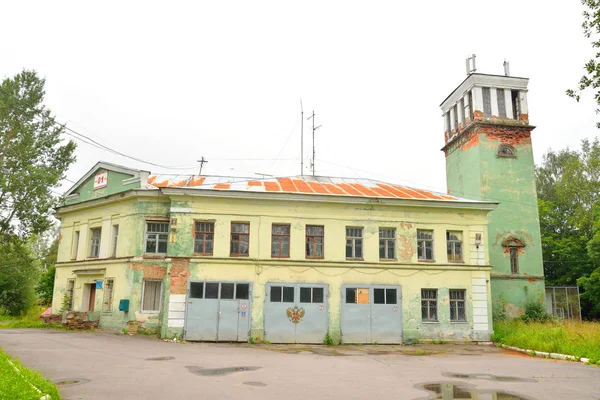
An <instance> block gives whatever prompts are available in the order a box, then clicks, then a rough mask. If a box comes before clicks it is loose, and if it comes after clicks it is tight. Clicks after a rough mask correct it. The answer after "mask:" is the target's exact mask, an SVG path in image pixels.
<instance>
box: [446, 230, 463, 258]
mask: <svg viewBox="0 0 600 400" xmlns="http://www.w3.org/2000/svg"><path fill="white" fill-rule="evenodd" d="M446 248H447V253H448V261H462V260H463V256H462V232H446Z"/></svg>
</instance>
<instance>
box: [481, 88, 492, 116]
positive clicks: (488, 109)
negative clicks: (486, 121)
mask: <svg viewBox="0 0 600 400" xmlns="http://www.w3.org/2000/svg"><path fill="white" fill-rule="evenodd" d="M481 91H482V93H483V116H484V117H485V118H491V117H492V96H491V94H490V88H489V87H484V88H481Z"/></svg>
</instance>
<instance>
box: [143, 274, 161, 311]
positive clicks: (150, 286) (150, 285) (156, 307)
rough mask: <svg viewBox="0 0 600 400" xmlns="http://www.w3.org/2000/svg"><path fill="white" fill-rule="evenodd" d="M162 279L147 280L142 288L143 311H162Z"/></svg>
mask: <svg viewBox="0 0 600 400" xmlns="http://www.w3.org/2000/svg"><path fill="white" fill-rule="evenodd" d="M161 291H162V281H158V280H145V281H144V285H143V288H142V312H160V303H161Z"/></svg>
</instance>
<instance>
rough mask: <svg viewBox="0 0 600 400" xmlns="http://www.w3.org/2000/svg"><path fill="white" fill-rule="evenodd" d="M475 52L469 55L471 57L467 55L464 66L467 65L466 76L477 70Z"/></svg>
mask: <svg viewBox="0 0 600 400" xmlns="http://www.w3.org/2000/svg"><path fill="white" fill-rule="evenodd" d="M475 57H476V56H475V54H473V55H471V57H467V59H466V60H465V61H466V67H467V76H469V75H471V74H472V73H474V72H477V67H476V66H475Z"/></svg>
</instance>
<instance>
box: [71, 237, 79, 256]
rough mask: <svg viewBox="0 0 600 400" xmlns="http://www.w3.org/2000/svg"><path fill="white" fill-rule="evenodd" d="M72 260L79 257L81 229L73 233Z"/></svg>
mask: <svg viewBox="0 0 600 400" xmlns="http://www.w3.org/2000/svg"><path fill="white" fill-rule="evenodd" d="M71 249H72V251H71V260H76V259H77V251H78V250H79V231H75V233H74V234H73V244H72V245H71Z"/></svg>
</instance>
